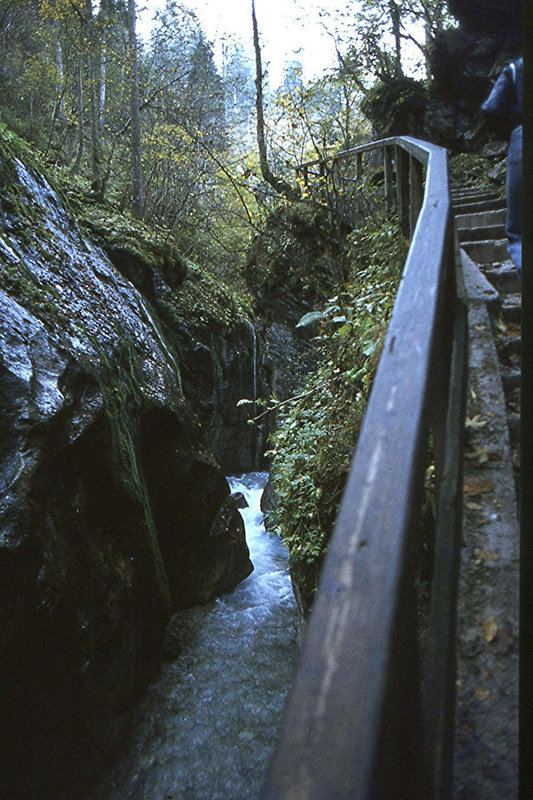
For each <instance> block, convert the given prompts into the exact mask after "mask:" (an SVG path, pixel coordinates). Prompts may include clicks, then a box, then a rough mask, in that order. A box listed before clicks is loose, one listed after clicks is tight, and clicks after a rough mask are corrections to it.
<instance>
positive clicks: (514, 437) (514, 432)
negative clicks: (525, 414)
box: [507, 411, 520, 447]
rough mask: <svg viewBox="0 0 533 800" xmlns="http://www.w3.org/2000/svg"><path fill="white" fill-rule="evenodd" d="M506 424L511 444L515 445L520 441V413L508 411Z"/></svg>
mask: <svg viewBox="0 0 533 800" xmlns="http://www.w3.org/2000/svg"><path fill="white" fill-rule="evenodd" d="M507 424H508V426H509V438H510V439H511V446H512V447H516V445H518V444H519V443H520V414H517V413H516V412H515V411H508V412H507Z"/></svg>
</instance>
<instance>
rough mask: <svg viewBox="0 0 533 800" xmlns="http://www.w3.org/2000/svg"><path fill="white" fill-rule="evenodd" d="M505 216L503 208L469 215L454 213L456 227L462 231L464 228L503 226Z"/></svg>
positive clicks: (505, 212)
mask: <svg viewBox="0 0 533 800" xmlns="http://www.w3.org/2000/svg"><path fill="white" fill-rule="evenodd" d="M506 215H507V211H506V209H505V208H498V209H494V210H492V211H477V212H475V213H470V214H463V213H456V214H455V220H456V223H457V227H458V228H461V229H462V230H464V229H465V228H481V227H484V226H492V225H505V218H506Z"/></svg>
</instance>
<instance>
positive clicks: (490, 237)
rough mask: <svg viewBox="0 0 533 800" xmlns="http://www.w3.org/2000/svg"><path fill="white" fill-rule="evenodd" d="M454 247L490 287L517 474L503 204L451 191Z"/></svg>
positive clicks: (511, 279)
mask: <svg viewBox="0 0 533 800" xmlns="http://www.w3.org/2000/svg"><path fill="white" fill-rule="evenodd" d="M452 203H453V207H454V213H455V220H456V228H457V235H458V239H459V246H460V248H461V250H463V251H464V252H465V253H466V254H467V255H468V256H469V258H470V259H471V260H472V261H473V262H474V263H475V264H476V265H477V266H478V268H479V270H480V272H481V274H482V275H484V277H485V278H486V279H487V280H488V282H489V283H490V284H491V285H492V287H493V288H494V294H493V295H492V296H491V297H490V299H489V300H488V308H489V313H490V316H491V322H492V329H493V333H494V338H495V343H496V349H497V353H498V357H499V363H500V369H501V376H502V383H503V389H504V395H505V401H506V409H507V421H508V425H509V434H510V444H511V448H512V451H513V469H514V474H515V478H516V486H517V491H518V486H519V472H520V385H521V364H520V361H521V349H522V346H521V310H522V295H521V286H520V280H519V277H518V273H517V271H516V269H515V267H514V264H513V263H512V261H511V260H510V259H509V255H508V253H507V240H506V238H505V213H506V211H505V200H503V199H501V198H498V197H497V196H496V194H495V193H493V192H487V191H485V190H483V189H477V190H476V189H457V190H455V191H454V192H452Z"/></svg>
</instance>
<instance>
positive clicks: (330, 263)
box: [246, 202, 347, 325]
mask: <svg viewBox="0 0 533 800" xmlns="http://www.w3.org/2000/svg"><path fill="white" fill-rule="evenodd" d="M346 232H347V231H346V230H344V229H343V226H342V224H340V223H339V222H338V221H332V220H331V219H330V218H329V216H328V212H327V210H326V209H325V208H323V207H322V206H319V205H317V204H315V203H312V202H300V203H293V204H291V205H290V206H288V207H281V208H280V209H278V210H277V211H276V212H274V213H273V214H272V215H271V216H270V217H269V219H268V221H267V224H266V226H265V230H264V231H263V232H262V233H261V234H260V235H259V236H257V237H256V239H255V241H254V242H253V244H252V246H251V248H250V250H249V252H248V258H247V264H246V279H247V282H248V285H249V286H250V288H251V290H252V292H253V293H254V296H255V300H254V307H255V310H256V312H257V313H258V314H260V315H262V316H263V317H264V318H265V319H268V320H269V321H271V322H274V321H275V322H283V323H292V324H294V325H295V324H296V323H297V322H298V320H299V319H300V318H301V317H302V316H303V314H305V313H306V312H307V311H311V310H313V309H314V308H316V307H317V304H319V303H320V301H321V300H323V299H324V298H325V297H328V296H329V295H330V294H331V293H332V291H334V289H335V287H336V286H338V284H339V283H342V282H343V280H344V276H343V270H342V254H343V247H344V239H345V235H346Z"/></svg>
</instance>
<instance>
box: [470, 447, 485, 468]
mask: <svg viewBox="0 0 533 800" xmlns="http://www.w3.org/2000/svg"><path fill="white" fill-rule="evenodd" d="M465 455H466V457H467V458H468V459H469V460H470V461H472V462H473V463H474V464H475V465H476V466H478V467H482V466H483V465H484V464H488V463H489V459H490V456H489V451H488V450H487V448H486V447H474V449H473V450H470V451H469V452H468V453H465Z"/></svg>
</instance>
